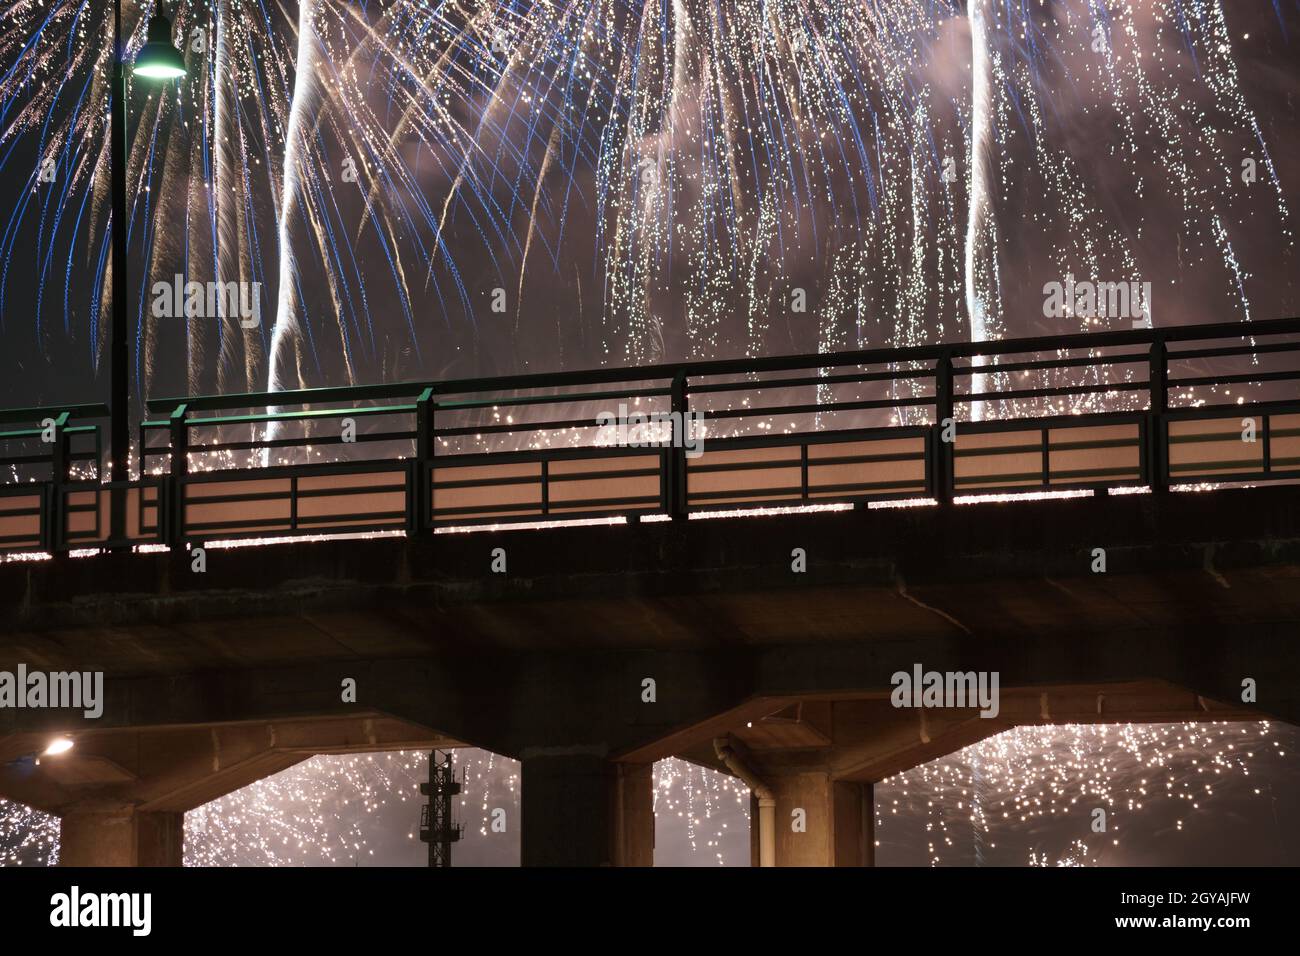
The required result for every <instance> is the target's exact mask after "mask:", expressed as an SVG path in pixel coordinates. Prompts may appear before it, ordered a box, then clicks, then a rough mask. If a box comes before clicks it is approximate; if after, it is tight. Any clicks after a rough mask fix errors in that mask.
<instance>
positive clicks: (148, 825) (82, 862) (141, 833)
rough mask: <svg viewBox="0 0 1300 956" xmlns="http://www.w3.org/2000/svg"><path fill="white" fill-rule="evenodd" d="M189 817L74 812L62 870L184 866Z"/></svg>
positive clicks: (66, 824)
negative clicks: (91, 867) (82, 867)
mask: <svg viewBox="0 0 1300 956" xmlns="http://www.w3.org/2000/svg"><path fill="white" fill-rule="evenodd" d="M184 822H185V814H183V813H175V812H165V811H164V812H152V813H146V812H140V811H137V810H132V809H125V810H112V811H89V812H82V811H77V812H70V813H66V814H64V816H63V821H62V827H61V830H60V834H59V866H180V865H181V854H182V849H183V847H184Z"/></svg>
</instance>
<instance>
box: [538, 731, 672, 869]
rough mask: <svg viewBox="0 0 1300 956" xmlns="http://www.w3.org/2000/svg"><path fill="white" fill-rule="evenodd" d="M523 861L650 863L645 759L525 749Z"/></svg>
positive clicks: (650, 811) (650, 826)
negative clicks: (531, 752) (534, 752)
mask: <svg viewBox="0 0 1300 956" xmlns="http://www.w3.org/2000/svg"><path fill="white" fill-rule="evenodd" d="M522 764H523V766H522V770H521V773H520V787H521V792H520V808H521V813H522V816H523V820H522V827H521V836H520V861H521V862H522V864H523V865H524V866H652V865H653V864H654V829H655V828H654V794H653V790H652V785H651V766H652V765H651V764H624V763H615V762H612V761H609V760H605V759H604V758H603V757H597V756H590V755H585V754H539V755H533V756H529V755H528V754H527V753H525V755H524V759H523V761H522Z"/></svg>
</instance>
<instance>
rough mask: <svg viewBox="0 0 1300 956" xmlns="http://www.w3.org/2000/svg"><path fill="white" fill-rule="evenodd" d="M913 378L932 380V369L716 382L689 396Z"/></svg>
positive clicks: (694, 387)
mask: <svg viewBox="0 0 1300 956" xmlns="http://www.w3.org/2000/svg"><path fill="white" fill-rule="evenodd" d="M915 378H934V369H925V370H922V371H917V372H864V373H862V374H860V375H827V376H824V377H820V378H819V377H815V376H802V377H800V378H771V379H761V380H759V381H757V382H717V383H714V384H701V385H692V386H691V387H690V394H692V395H702V394H706V393H712V392H749V391H753V392H759V391H762V390H763V389H765V388H809V387H811V386H813V385H844V384H852V383H857V382H903V381H908V380H910V379H915Z"/></svg>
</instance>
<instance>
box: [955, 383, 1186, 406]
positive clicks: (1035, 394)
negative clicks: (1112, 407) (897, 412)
mask: <svg viewBox="0 0 1300 956" xmlns="http://www.w3.org/2000/svg"><path fill="white" fill-rule="evenodd" d="M1148 384H1149V383H1148V382H1116V383H1113V384H1111V383H1102V384H1100V385H1069V386H1059V387H1057V388H1020V389H1013V390H1012V391H1009V392H970V393H968V394H965V395H963V394H960V393H958V394H956V395H953V397H952V400H953V401H954V402H996V401H1005V400H1006V399H1012V398H1053V397H1062V396H1068V395H1094V394H1097V393H1100V392H1137V391H1142V390H1143V389H1145V388H1147V386H1148ZM1170 384H1171V385H1172V384H1173V383H1172V382H1171V383H1170Z"/></svg>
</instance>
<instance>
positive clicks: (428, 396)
mask: <svg viewBox="0 0 1300 956" xmlns="http://www.w3.org/2000/svg"><path fill="white" fill-rule="evenodd" d="M432 452H433V387H432V386H430V387H429V388H426V389H425V390H424V391H422V392H421V393H420V397H419V398H417V399H416V400H415V461H414V462H412V463H411V464H412V467H413V468H414V469H415V473H414V474H412V475H411V476H410V477H409V479H408V480H407V488H408V494H409V496H410V497H409V498H408V499H407V502H406V533H407V534H409V535H414V534H419V533H420V532H421V531H423V530H424V529H425V528H427V527H428V525H429V519H428V515H429V507H430V504H429V462H430V460H431V458H432Z"/></svg>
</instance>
